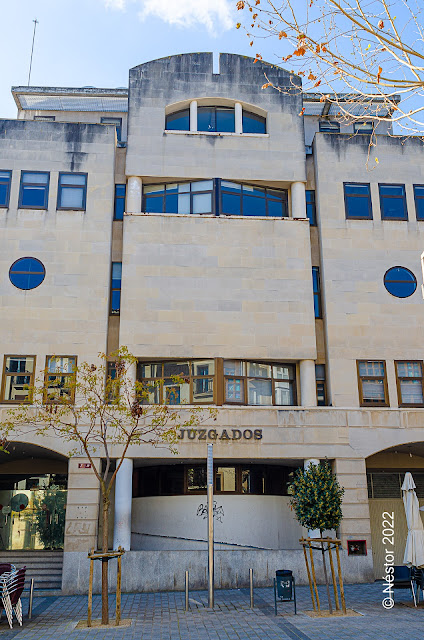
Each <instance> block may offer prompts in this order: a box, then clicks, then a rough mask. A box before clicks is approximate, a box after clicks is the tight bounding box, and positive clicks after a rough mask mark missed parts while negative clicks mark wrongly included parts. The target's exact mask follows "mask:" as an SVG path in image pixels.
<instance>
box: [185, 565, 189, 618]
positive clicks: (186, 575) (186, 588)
mask: <svg viewBox="0 0 424 640" xmlns="http://www.w3.org/2000/svg"><path fill="white" fill-rule="evenodd" d="M188 580H189V576H188V571H186V572H185V610H186V611H188V607H189V605H188Z"/></svg>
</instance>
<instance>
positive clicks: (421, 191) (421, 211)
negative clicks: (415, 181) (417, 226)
mask: <svg viewBox="0 0 424 640" xmlns="http://www.w3.org/2000/svg"><path fill="white" fill-rule="evenodd" d="M414 196H415V211H416V214H417V220H424V186H418V185H414Z"/></svg>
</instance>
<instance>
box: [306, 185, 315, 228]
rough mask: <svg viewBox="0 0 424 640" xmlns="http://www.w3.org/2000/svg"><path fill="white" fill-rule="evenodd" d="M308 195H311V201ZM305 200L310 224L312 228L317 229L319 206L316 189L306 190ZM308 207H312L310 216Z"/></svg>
mask: <svg viewBox="0 0 424 640" xmlns="http://www.w3.org/2000/svg"><path fill="white" fill-rule="evenodd" d="M308 194H310V197H311V199H310V200H308ZM305 198H306V216H307V218H308V219H309V224H310V225H311V227H316V226H318V225H317V204H316V197H315V189H305ZM308 205H311V208H312V214H311V216H309V215H308Z"/></svg>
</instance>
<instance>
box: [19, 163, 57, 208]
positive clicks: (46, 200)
mask: <svg viewBox="0 0 424 640" xmlns="http://www.w3.org/2000/svg"><path fill="white" fill-rule="evenodd" d="M26 173H40V174H43V175H46V176H47V182H46V184H45V185H43V186H44V189H45V192H44V205H43V206H41V207H40V206H35V205H32V204H31V205H29V204H22V200H23V194H24V175H25V174H26ZM25 185H27V186H29V187H39V186H40V183H39V182H28V183H25ZM49 192H50V171H27V170H26V169H25V170H24V169H22V170H21V181H20V185H19V202H18V209H35V210H36V211H46V210H47V209H48V208H49Z"/></svg>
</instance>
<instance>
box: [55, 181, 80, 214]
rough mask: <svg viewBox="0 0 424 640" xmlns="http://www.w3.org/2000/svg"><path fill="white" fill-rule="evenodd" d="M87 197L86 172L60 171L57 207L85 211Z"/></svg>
mask: <svg viewBox="0 0 424 640" xmlns="http://www.w3.org/2000/svg"><path fill="white" fill-rule="evenodd" d="M86 197H87V174H86V173H59V186H58V191H57V208H58V209H72V210H79V211H85V204H86Z"/></svg>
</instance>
